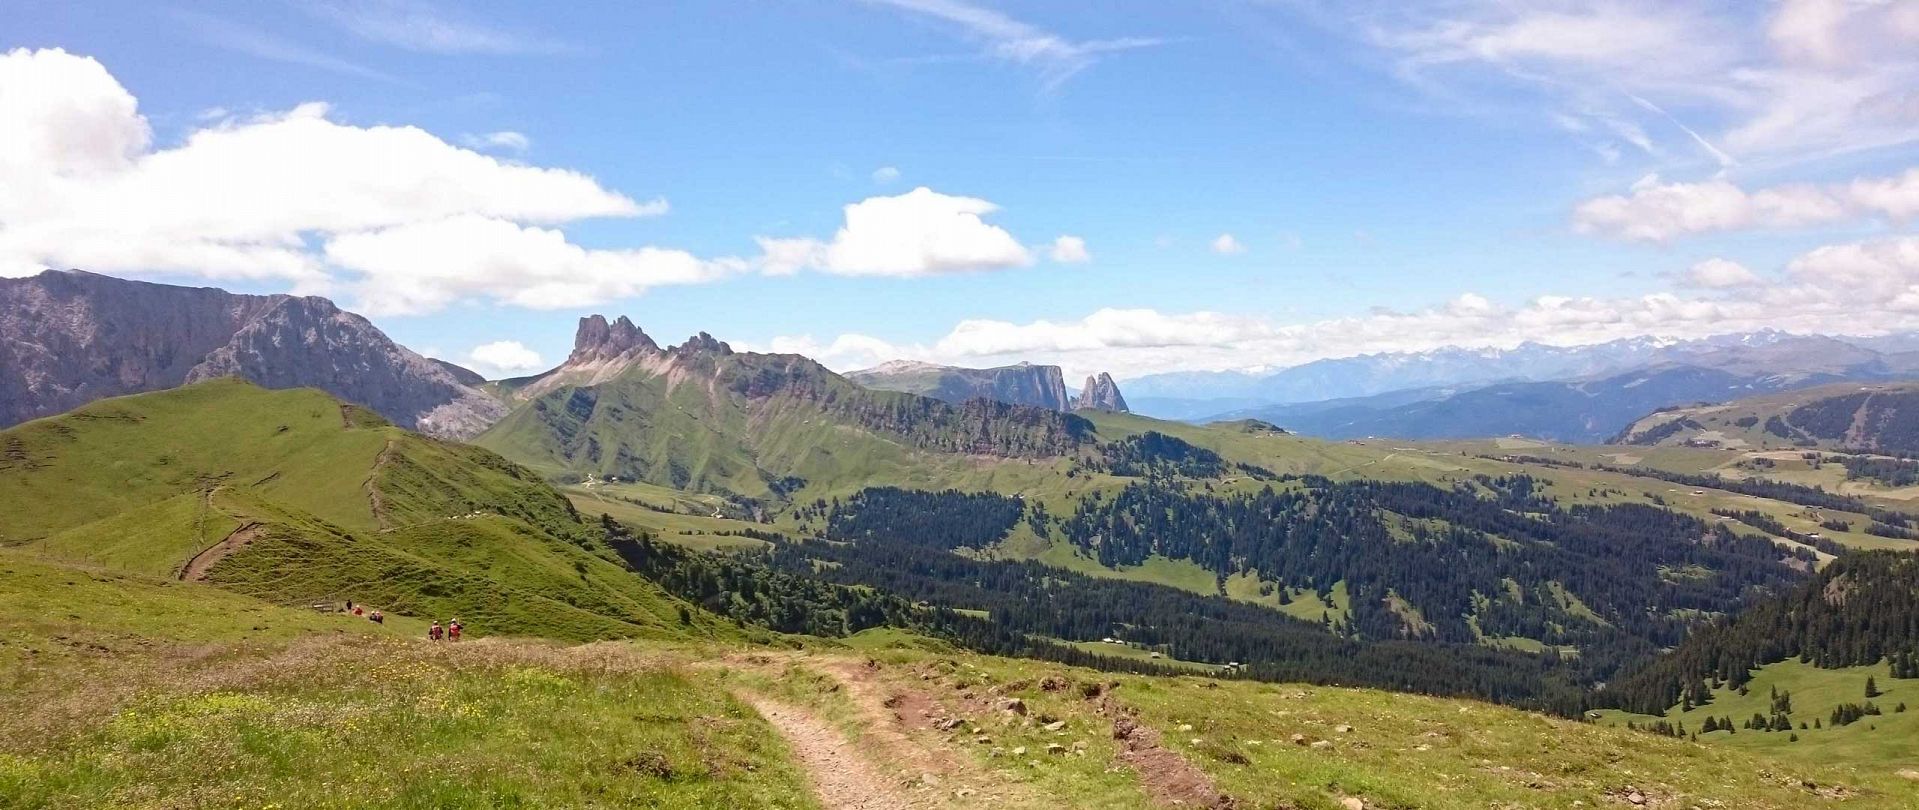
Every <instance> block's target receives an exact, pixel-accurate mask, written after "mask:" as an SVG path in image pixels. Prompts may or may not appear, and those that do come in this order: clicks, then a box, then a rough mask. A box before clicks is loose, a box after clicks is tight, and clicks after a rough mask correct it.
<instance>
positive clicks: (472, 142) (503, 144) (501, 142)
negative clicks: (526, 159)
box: [460, 130, 533, 152]
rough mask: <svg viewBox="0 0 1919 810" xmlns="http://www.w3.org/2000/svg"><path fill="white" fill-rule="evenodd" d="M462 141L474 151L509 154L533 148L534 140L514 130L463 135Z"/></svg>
mask: <svg viewBox="0 0 1919 810" xmlns="http://www.w3.org/2000/svg"><path fill="white" fill-rule="evenodd" d="M460 141H461V142H462V143H465V144H466V145H467V146H469V147H472V148H474V149H497V150H502V151H507V152H525V151H526V150H528V149H530V148H532V147H533V139H531V138H528V137H527V136H526V133H523V132H514V131H512V130H501V131H499V132H488V133H485V134H483V135H463V136H461V137H460Z"/></svg>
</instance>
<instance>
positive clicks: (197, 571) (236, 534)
mask: <svg viewBox="0 0 1919 810" xmlns="http://www.w3.org/2000/svg"><path fill="white" fill-rule="evenodd" d="M263 528H264V527H263V526H261V525H260V523H259V522H257V521H250V522H247V523H244V524H241V526H240V528H237V529H234V530H233V531H231V532H229V533H227V536H226V537H224V538H222V539H221V540H220V542H218V543H214V544H213V545H211V546H208V547H206V548H205V549H203V550H201V552H200V553H198V554H195V555H193V558H192V559H189V560H187V564H186V566H184V567H182V568H181V569H180V579H181V581H183V582H199V581H201V580H204V579H206V578H207V571H209V570H211V569H212V568H213V565H214V564H215V563H217V562H219V561H221V560H224V559H226V558H227V557H228V556H230V555H232V554H233V552H236V551H239V550H240V549H243V548H246V547H247V544H248V543H251V542H253V541H254V540H257V539H259V538H260V536H261V535H262V534H265V531H263Z"/></svg>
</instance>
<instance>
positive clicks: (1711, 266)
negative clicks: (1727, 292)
mask: <svg viewBox="0 0 1919 810" xmlns="http://www.w3.org/2000/svg"><path fill="white" fill-rule="evenodd" d="M1685 280H1686V283H1687V284H1690V285H1692V286H1694V287H1705V288H1707V289H1714V290H1720V289H1726V288H1728V287H1744V286H1747V285H1751V284H1758V283H1759V276H1757V275H1754V274H1753V272H1752V271H1751V270H1748V269H1746V266H1745V265H1743V264H1740V263H1738V262H1735V261H1730V260H1727V259H1707V260H1705V261H1703V262H1700V263H1698V264H1695V265H1693V266H1692V267H1691V268H1689V269H1688V270H1687V271H1686V277H1685Z"/></svg>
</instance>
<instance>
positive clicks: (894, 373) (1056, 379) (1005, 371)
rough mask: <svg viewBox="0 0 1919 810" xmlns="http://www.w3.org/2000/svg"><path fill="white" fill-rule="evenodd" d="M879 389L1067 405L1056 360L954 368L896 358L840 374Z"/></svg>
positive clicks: (1057, 408)
mask: <svg viewBox="0 0 1919 810" xmlns="http://www.w3.org/2000/svg"><path fill="white" fill-rule="evenodd" d="M846 377H847V379H850V380H852V381H854V382H856V383H859V384H860V385H862V386H865V387H867V388H873V389H877V390H881V391H904V392H906V393H909V394H919V395H920V396H923V397H932V398H934V399H939V400H945V401H947V402H952V403H960V402H965V401H966V400H969V399H990V400H994V401H997V402H1004V403H1007V404H1009V405H1028V406H1032V407H1035V408H1045V409H1047V410H1053V411H1068V410H1071V409H1072V403H1071V397H1070V396H1069V395H1068V393H1067V391H1066V379H1065V377H1064V376H1063V375H1062V374H1061V373H1060V370H1059V366H1037V365H1033V364H1032V363H1019V364H1016V365H1011V366H1000V367H998V368H958V367H955V366H940V365H934V364H932V363H916V362H912V361H907V360H899V361H894V362H891V363H885V364H883V365H879V366H875V367H873V368H869V369H865V370H863V371H855V372H853V373H851V374H848V375H846Z"/></svg>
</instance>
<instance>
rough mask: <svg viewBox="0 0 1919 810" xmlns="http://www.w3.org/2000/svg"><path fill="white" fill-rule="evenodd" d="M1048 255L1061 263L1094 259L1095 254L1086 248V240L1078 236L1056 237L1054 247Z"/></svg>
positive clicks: (1076, 262) (1078, 262) (1075, 262)
mask: <svg viewBox="0 0 1919 810" xmlns="http://www.w3.org/2000/svg"><path fill="white" fill-rule="evenodd" d="M1046 255H1047V256H1048V257H1049V258H1051V259H1052V260H1053V261H1055V262H1059V263H1060V264H1082V263H1084V262H1090V261H1092V260H1093V254H1092V253H1090V252H1088V251H1087V250H1086V240H1084V239H1081V238H1079V237H1077V236H1061V237H1059V238H1058V239H1054V240H1053V247H1052V249H1051V250H1049V251H1047V254H1046Z"/></svg>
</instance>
